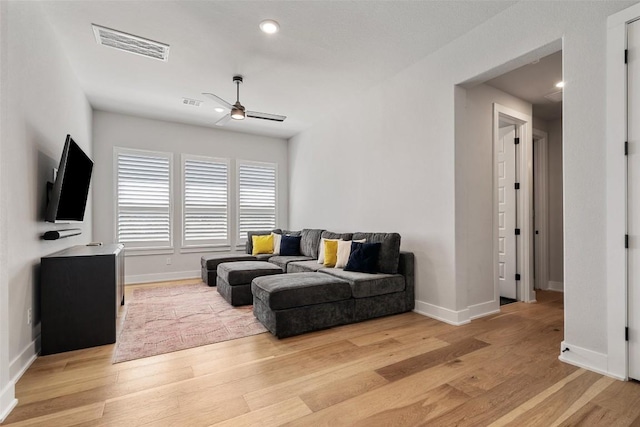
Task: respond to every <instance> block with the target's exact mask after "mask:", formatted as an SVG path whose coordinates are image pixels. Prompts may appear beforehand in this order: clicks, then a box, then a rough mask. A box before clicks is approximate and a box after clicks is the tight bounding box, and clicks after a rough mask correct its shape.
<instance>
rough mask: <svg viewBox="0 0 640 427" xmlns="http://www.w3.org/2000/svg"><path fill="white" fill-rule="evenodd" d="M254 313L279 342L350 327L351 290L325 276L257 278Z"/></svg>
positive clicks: (352, 301) (316, 274)
mask: <svg viewBox="0 0 640 427" xmlns="http://www.w3.org/2000/svg"><path fill="white" fill-rule="evenodd" d="M251 290H252V292H253V312H254V315H255V316H256V317H257V318H258V320H260V322H262V324H263V325H265V326H266V327H267V329H269V331H271V333H272V334H274V335H275V336H277V337H279V338H283V337H288V336H292V335H298V334H302V333H304V332H309V331H314V330H317V329H324V328H329V327H332V326H337V325H343V324H345V323H349V322H350V321H351V319H353V317H354V307H355V304H354V299H353V298H351V286H350V285H349V283H348V282H347V281H345V280H342V279H339V278H337V277H333V276H330V275H328V274H322V273H291V274H283V275H279V276H268V277H258V278H256V279H254V280H253V282H252V284H251Z"/></svg>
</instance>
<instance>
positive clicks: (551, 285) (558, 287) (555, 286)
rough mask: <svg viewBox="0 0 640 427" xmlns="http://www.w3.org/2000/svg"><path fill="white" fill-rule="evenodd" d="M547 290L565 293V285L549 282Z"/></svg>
mask: <svg viewBox="0 0 640 427" xmlns="http://www.w3.org/2000/svg"><path fill="white" fill-rule="evenodd" d="M547 289H548V290H550V291H556V292H564V283H562V282H554V281H553V280H549V287H548V288H547Z"/></svg>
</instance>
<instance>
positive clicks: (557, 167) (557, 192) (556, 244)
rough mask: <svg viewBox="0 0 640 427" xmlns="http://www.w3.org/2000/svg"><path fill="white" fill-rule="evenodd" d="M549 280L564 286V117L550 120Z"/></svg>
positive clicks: (557, 286) (557, 288)
mask: <svg viewBox="0 0 640 427" xmlns="http://www.w3.org/2000/svg"><path fill="white" fill-rule="evenodd" d="M548 136H549V142H548V150H549V151H548V153H547V156H548V167H549V181H548V184H549V280H550V281H552V282H554V286H552V288H555V289H556V290H561V289H559V288H560V287H561V286H562V283H563V280H564V278H563V277H564V268H563V262H562V256H563V250H564V245H563V241H562V236H563V227H562V215H563V209H562V119H558V120H552V121H550V122H549V133H548Z"/></svg>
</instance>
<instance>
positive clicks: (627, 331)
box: [624, 326, 629, 341]
mask: <svg viewBox="0 0 640 427" xmlns="http://www.w3.org/2000/svg"><path fill="white" fill-rule="evenodd" d="M624 340H625V341H629V327H628V326H625V327H624Z"/></svg>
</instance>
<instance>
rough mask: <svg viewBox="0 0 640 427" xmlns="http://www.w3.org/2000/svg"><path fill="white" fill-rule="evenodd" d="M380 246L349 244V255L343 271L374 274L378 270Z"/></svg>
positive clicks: (374, 244)
mask: <svg viewBox="0 0 640 427" xmlns="http://www.w3.org/2000/svg"><path fill="white" fill-rule="evenodd" d="M380 246H382V244H381V243H360V242H351V255H349V261H347V265H346V266H345V267H344V270H345V271H358V272H360V273H375V272H376V271H377V269H378V255H379V254H380Z"/></svg>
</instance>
